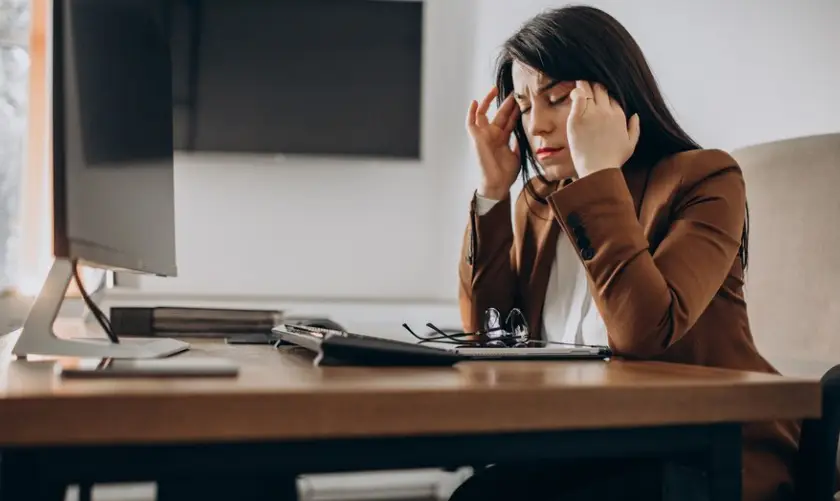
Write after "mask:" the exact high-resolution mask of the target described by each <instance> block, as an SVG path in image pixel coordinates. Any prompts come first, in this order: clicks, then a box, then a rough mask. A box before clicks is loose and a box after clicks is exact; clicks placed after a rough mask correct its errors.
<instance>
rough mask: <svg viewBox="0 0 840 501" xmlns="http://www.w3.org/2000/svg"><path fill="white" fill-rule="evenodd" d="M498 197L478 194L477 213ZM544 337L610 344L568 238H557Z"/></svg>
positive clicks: (547, 296) (575, 341) (545, 306)
mask: <svg viewBox="0 0 840 501" xmlns="http://www.w3.org/2000/svg"><path fill="white" fill-rule="evenodd" d="M497 203H499V201H498V200H492V199H489V198H485V197H482V196H480V195H476V212H477V213H478V215H479V216H483V215H484V214H487V212H489V211H490V209H492V208H493V206H494V205H496V204H497ZM542 322H543V325H542V327H543V333H544V339H546V340H547V341H554V342H560V343H570V344H587V345H599V346H606V345H607V327H606V325H605V324H604V320H603V319H602V318H601V314H600V312H599V311H598V308H597V306H596V305H595V301H594V300H593V299H592V294H591V293H590V291H589V282H588V280H587V275H586V268H585V267H584V265H583V263H582V262H581V261H580V258H579V257H578V255H577V252H575V248H574V247H573V246H572V243H571V242H570V241H569V239H568V238H567V237H565V236H563V235H561V236H560V238H558V239H557V252H556V253H555V255H554V262H553V263H552V265H551V274H550V275H549V278H548V288H547V290H546V293H545V302H544V303H543V314H542Z"/></svg>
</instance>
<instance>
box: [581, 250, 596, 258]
mask: <svg viewBox="0 0 840 501" xmlns="http://www.w3.org/2000/svg"><path fill="white" fill-rule="evenodd" d="M580 257H582V258H583V259H584V260H585V261H589V260H590V259H592V258H593V257H595V250H594V249H592V247H584V248H583V250H581V251H580Z"/></svg>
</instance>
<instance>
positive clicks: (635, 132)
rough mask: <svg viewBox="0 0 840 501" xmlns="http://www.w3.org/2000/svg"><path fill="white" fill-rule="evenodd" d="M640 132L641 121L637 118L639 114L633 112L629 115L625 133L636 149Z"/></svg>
mask: <svg viewBox="0 0 840 501" xmlns="http://www.w3.org/2000/svg"><path fill="white" fill-rule="evenodd" d="M641 134H642V129H641V123H640V120H639V114H638V113H634V114H633V116H632V117H630V123H629V124H628V126H627V135H628V136H629V137H630V144H632V145H633V149H636V145H637V144H638V143H639V136H641Z"/></svg>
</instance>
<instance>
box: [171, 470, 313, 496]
mask: <svg viewBox="0 0 840 501" xmlns="http://www.w3.org/2000/svg"><path fill="white" fill-rule="evenodd" d="M184 499H200V500H201V501H229V500H231V499H235V500H237V501H297V499H298V491H297V478H296V477H295V476H294V475H281V474H277V475H265V474H263V473H261V474H260V475H246V474H242V473H239V472H236V471H232V472H231V474H230V475H229V476H223V475H218V474H214V475H201V476H199V475H196V476H188V477H184V476H178V477H169V478H164V479H160V480H158V483H157V501H182V500H184Z"/></svg>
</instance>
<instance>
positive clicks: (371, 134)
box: [170, 0, 423, 159]
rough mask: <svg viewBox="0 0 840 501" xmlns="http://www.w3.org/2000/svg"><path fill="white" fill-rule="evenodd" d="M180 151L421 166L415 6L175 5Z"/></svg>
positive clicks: (261, 0)
mask: <svg viewBox="0 0 840 501" xmlns="http://www.w3.org/2000/svg"><path fill="white" fill-rule="evenodd" d="M171 5H172V10H171V17H170V33H171V40H172V65H173V100H174V102H173V110H174V114H175V117H174V134H175V137H174V143H175V149H176V150H181V151H187V152H224V153H259V154H273V155H329V156H336V155H338V156H354V157H359V156H361V157H392V158H410V159H416V158H419V157H420V144H421V141H420V130H421V93H422V88H421V71H422V45H423V44H422V42H423V3H422V1H419V0H172V2H171Z"/></svg>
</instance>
